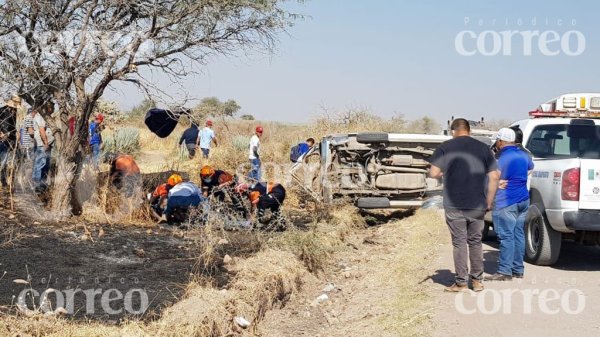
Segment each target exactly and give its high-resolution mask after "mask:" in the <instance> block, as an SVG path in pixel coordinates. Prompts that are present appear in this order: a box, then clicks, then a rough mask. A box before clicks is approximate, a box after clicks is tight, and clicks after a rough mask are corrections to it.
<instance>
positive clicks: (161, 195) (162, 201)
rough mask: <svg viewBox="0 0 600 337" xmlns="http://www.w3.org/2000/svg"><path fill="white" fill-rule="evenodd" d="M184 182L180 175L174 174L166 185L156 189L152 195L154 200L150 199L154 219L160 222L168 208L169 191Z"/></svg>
mask: <svg viewBox="0 0 600 337" xmlns="http://www.w3.org/2000/svg"><path fill="white" fill-rule="evenodd" d="M182 181H183V179H182V178H181V176H180V175H179V174H172V175H171V176H170V177H169V179H167V182H166V183H164V184H160V185H158V186H157V187H156V189H155V190H154V192H153V193H152V198H151V199H150V209H151V214H152V217H153V218H155V219H156V220H160V217H161V216H162V214H163V211H164V209H165V208H166V207H167V198H168V196H169V191H170V190H171V189H172V188H173V187H175V185H177V184H179V183H181V182H182Z"/></svg>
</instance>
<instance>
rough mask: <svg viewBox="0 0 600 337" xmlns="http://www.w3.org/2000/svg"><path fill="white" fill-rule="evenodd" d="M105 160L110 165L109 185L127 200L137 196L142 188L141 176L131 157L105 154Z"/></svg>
mask: <svg viewBox="0 0 600 337" xmlns="http://www.w3.org/2000/svg"><path fill="white" fill-rule="evenodd" d="M107 159H108V162H109V163H110V172H109V181H110V183H111V184H112V185H113V186H115V187H116V188H117V189H118V190H119V191H121V192H123V194H124V195H125V196H126V197H128V198H130V197H133V196H134V195H135V194H137V192H138V190H139V189H140V187H141V186H142V175H141V174H140V168H139V166H138V165H137V163H136V162H135V160H134V159H133V157H132V156H130V155H128V154H117V155H112V154H107Z"/></svg>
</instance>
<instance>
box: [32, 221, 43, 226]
mask: <svg viewBox="0 0 600 337" xmlns="http://www.w3.org/2000/svg"><path fill="white" fill-rule="evenodd" d="M33 224H34V225H35V226H39V225H41V224H42V223H41V222H39V221H34V222H33Z"/></svg>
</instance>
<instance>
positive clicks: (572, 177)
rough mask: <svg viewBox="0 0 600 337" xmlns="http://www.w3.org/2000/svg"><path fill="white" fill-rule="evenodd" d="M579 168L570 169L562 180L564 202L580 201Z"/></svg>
mask: <svg viewBox="0 0 600 337" xmlns="http://www.w3.org/2000/svg"><path fill="white" fill-rule="evenodd" d="M580 178H581V172H580V171H579V168H572V169H568V170H566V171H565V172H564V173H563V178H562V200H571V201H579V180H580Z"/></svg>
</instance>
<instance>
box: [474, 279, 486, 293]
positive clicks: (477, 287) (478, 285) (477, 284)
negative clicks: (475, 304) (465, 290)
mask: <svg viewBox="0 0 600 337" xmlns="http://www.w3.org/2000/svg"><path fill="white" fill-rule="evenodd" d="M471 282H472V284H473V291H474V292H480V291H482V290H483V283H481V281H480V280H472V281H471Z"/></svg>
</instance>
